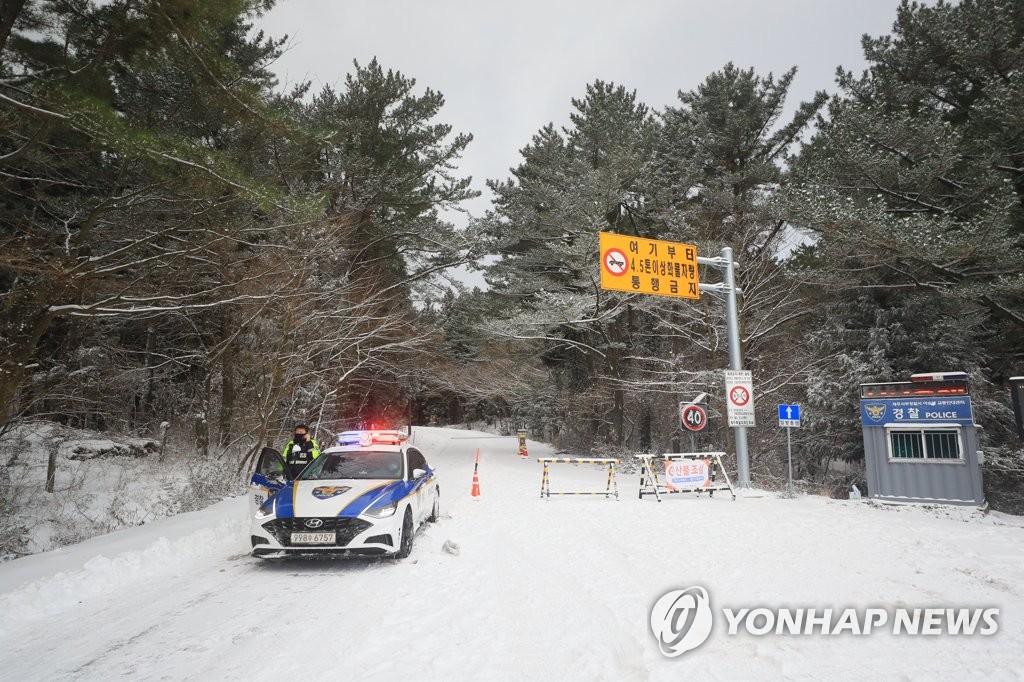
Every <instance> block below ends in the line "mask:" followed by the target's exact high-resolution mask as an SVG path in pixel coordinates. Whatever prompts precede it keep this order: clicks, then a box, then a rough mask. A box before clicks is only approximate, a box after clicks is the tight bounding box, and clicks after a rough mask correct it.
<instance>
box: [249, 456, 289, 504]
mask: <svg viewBox="0 0 1024 682" xmlns="http://www.w3.org/2000/svg"><path fill="white" fill-rule="evenodd" d="M287 477H288V467H287V466H285V464H284V459H283V458H282V457H281V453H280V452H278V451H277V450H275V449H274V448H263V450H261V451H260V457H259V459H258V460H256V470H255V471H254V472H253V473H252V478H250V479H249V513H250V514H255V513H256V510H257V509H259V508H260V505H262V504H263V503H264V502H266V501H267V500H268V499H269V498H270V497H271V496H272V495H273V494H274V493H276V492H277V491H278V490H280V489H281V488H283V487H284V484H285V483H286V482H287V481H288V478H287Z"/></svg>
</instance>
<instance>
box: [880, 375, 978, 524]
mask: <svg viewBox="0 0 1024 682" xmlns="http://www.w3.org/2000/svg"><path fill="white" fill-rule="evenodd" d="M910 379H911V380H910V381H900V382H892V383H880V384H861V387H860V398H861V400H860V418H861V424H862V425H863V428H864V461H865V465H866V466H867V477H868V480H867V483H868V495H869V497H872V498H876V499H881V500H891V501H899V502H938V503H942V504H964V505H978V506H981V505H983V504H984V503H985V495H984V493H983V492H982V487H981V464H980V462H979V453H978V437H977V433H976V429H977V426H976V425H975V423H974V412H973V410H972V409H971V396H970V393H969V391H968V387H967V374H966V373H964V372H943V373H934V374H915V375H913V376H911V377H910Z"/></svg>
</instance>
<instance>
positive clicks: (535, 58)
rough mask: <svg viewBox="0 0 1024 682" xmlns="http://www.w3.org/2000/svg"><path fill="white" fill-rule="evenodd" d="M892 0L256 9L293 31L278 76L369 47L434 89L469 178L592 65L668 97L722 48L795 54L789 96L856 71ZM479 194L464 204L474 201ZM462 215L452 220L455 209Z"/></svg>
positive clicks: (774, 67)
mask: <svg viewBox="0 0 1024 682" xmlns="http://www.w3.org/2000/svg"><path fill="white" fill-rule="evenodd" d="M897 5H898V0H674V1H672V0H634V1H633V2H628V1H621V0H620V1H618V2H612V1H609V0H588V1H581V0H572V1H563V0H547V1H538V0H513V1H510V2H500V3H499V2H487V1H485V0H435V1H427V0H405V1H398V0H362V1H359V2H356V1H354V0H280V1H279V4H278V6H277V7H276V8H274V10H272V11H271V12H270V13H269V14H268V15H267V16H266V17H264V19H263V21H262V25H263V27H264V28H265V30H266V31H267V32H268V33H269V34H271V35H274V36H281V35H283V34H287V35H289V36H290V37H291V45H290V48H289V50H288V52H287V53H286V54H285V55H284V56H283V57H282V58H281V59H280V61H279V62H278V63H277V65H276V70H277V73H278V75H279V77H280V78H281V80H282V82H296V81H301V80H305V79H309V80H312V81H313V82H314V84H316V85H319V84H331V85H336V84H339V83H341V82H342V81H343V79H344V76H345V74H346V73H348V72H349V71H351V69H352V60H353V59H358V60H359V62H360V63H366V62H368V61H370V59H372V58H373V57H377V58H378V60H379V61H380V62H381V64H382V65H383V66H384V68H393V69H396V70H398V71H401V72H402V73H404V74H405V75H407V76H411V77H413V78H415V79H416V81H417V85H418V86H419V87H420V88H423V87H427V86H429V87H431V88H433V89H435V90H439V91H441V92H442V93H443V94H444V95H445V98H446V104H445V106H444V108H443V109H442V111H441V119H442V120H444V122H446V123H450V124H452V125H453V126H454V129H455V130H456V131H459V132H469V133H472V134H473V136H474V140H473V142H472V143H471V144H470V146H469V148H468V150H467V152H466V154H465V156H464V157H463V159H462V163H461V167H462V169H463V175H472V176H473V179H474V184H475V186H476V187H477V188H478V189H480V190H485V189H486V188H485V187H484V180H485V179H486V178H505V177H507V175H508V169H509V168H510V167H512V166H515V165H518V163H519V153H518V152H519V149H521V148H522V147H524V146H525V145H526V144H528V143H529V141H530V137H531V135H532V134H533V133H534V132H536V131H537V130H538V129H539V128H541V127H542V126H543V125H545V124H546V123H548V122H549V121H554V122H555V123H556V124H558V125H564V124H566V123H567V122H568V116H569V112H570V111H571V104H570V101H569V100H570V98H572V97H580V96H582V95H583V93H584V91H585V87H586V84H587V83H590V82H593V81H594V80H595V79H598V78H600V79H602V80H606V81H614V82H616V83H620V84H622V85H625V86H626V87H628V88H630V89H635V90H636V91H637V96H638V98H639V99H640V100H641V101H643V102H645V103H647V104H648V105H650V106H651V107H652V108H654V109H656V110H657V109H661V108H662V107H664V106H665V105H668V104H674V103H676V102H677V99H676V95H677V93H678V91H679V90H691V89H693V88H695V87H696V86H697V85H698V84H699V83H700V82H701V81H703V80H704V78H705V77H706V76H707V75H708V74H709V73H710V72H712V71H714V70H716V69H720V68H721V67H722V66H723V65H724V64H725V63H726V62H729V61H732V62H734V63H735V64H736V65H737V66H740V67H743V68H746V67H751V66H752V67H754V68H755V69H756V71H757V72H758V73H760V74H766V73H767V72H769V71H770V72H773V73H775V74H776V75H777V74H779V73H782V72H783V71H785V70H786V69H788V68H790V67H791V66H797V67H798V68H799V71H798V72H797V76H796V79H795V81H794V84H793V88H792V90H791V91H790V100H791V101H790V102H789V106H788V107H787V108H788V109H790V110H792V108H793V107H794V106H795V105H796V103H797V102H798V101H800V100H804V99H808V98H810V96H811V95H812V94H813V93H814V91H816V90H820V89H825V90H829V91H830V92H831V91H834V89H835V87H834V72H835V68H836V67H837V66H839V65H842V66H844V67H845V68H849V69H853V70H855V71H858V72H859V71H861V70H862V69H863V68H864V67H865V63H864V60H863V56H862V53H861V48H860V37H861V35H863V34H864V33H868V34H871V35H881V34H884V33H889V31H890V29H891V26H892V22H893V20H894V19H895V15H896V7H897ZM487 206H488V201H487V200H486V197H485V198H484V199H481V200H478V201H476V202H473V204H472V205H470V206H469V208H470V210H471V211H472V212H473V213H474V214H480V213H482V212H483V211H484V210H485V209H486V208H487ZM460 222H461V221H460Z"/></svg>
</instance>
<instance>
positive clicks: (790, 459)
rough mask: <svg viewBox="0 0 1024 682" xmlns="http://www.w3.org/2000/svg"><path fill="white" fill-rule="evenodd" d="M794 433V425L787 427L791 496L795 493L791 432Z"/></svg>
mask: <svg viewBox="0 0 1024 682" xmlns="http://www.w3.org/2000/svg"><path fill="white" fill-rule="evenodd" d="M792 433H793V427H791V426H787V427H786V451H787V452H788V453H789V496H790V497H795V496H794V495H793V439H792V438H791V434H792Z"/></svg>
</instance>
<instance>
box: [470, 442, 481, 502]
mask: <svg viewBox="0 0 1024 682" xmlns="http://www.w3.org/2000/svg"><path fill="white" fill-rule="evenodd" d="M479 467H480V448H477V449H476V462H474V463H473V489H472V490H471V491H470V495H472V496H473V499H474V500H479V499H480V474H479V473H478V471H477V469H478V468H479Z"/></svg>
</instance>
